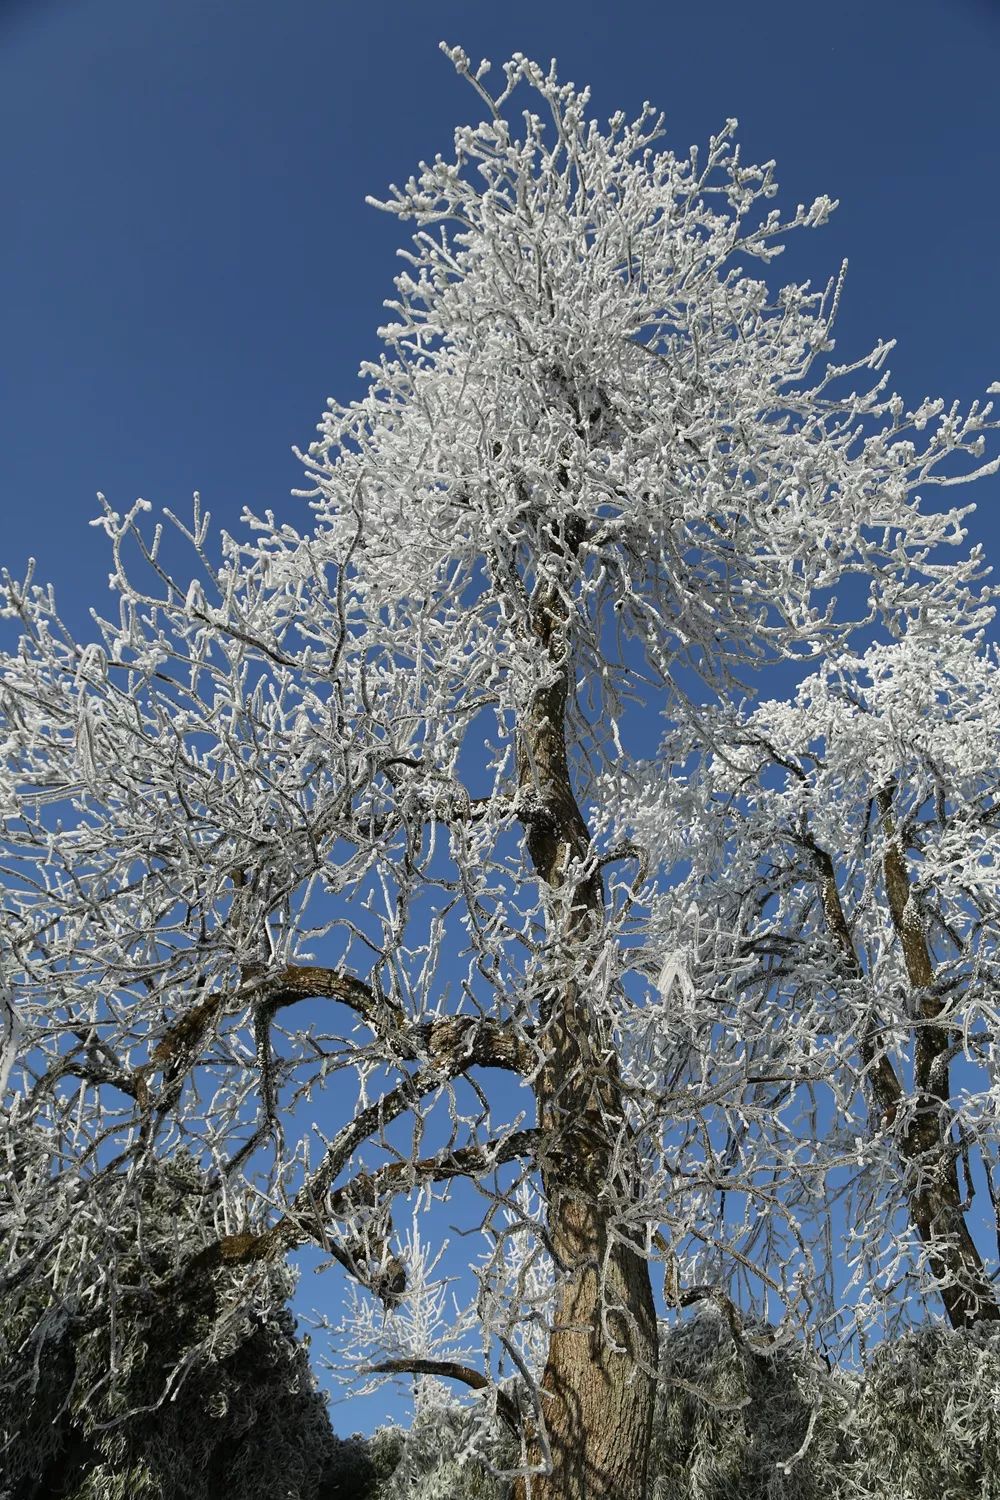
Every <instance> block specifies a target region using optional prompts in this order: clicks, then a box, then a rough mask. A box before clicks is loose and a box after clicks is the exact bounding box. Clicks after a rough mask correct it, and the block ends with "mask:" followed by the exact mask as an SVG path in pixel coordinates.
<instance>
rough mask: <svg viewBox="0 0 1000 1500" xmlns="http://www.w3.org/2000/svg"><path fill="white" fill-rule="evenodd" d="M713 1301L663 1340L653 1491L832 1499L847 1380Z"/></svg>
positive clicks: (714, 1499) (663, 1498) (660, 1495)
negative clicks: (834, 1374)
mask: <svg viewBox="0 0 1000 1500" xmlns="http://www.w3.org/2000/svg"><path fill="white" fill-rule="evenodd" d="M773 1336H774V1330H773V1329H768V1328H767V1327H765V1326H764V1325H754V1324H748V1325H747V1326H745V1327H744V1326H742V1325H741V1324H740V1323H739V1321H738V1320H737V1318H736V1317H735V1315H734V1316H733V1317H732V1318H729V1317H727V1316H726V1315H725V1313H724V1312H723V1311H720V1310H719V1309H717V1308H716V1307H715V1306H709V1307H706V1308H704V1309H702V1310H701V1311H700V1312H699V1313H698V1315H697V1316H696V1317H694V1318H692V1319H690V1320H689V1321H687V1322H684V1323H682V1324H680V1325H678V1326H677V1327H675V1328H673V1329H671V1330H670V1332H669V1333H667V1335H666V1336H665V1338H664V1340H663V1346H662V1352H661V1369H660V1388H659V1397H658V1401H657V1409H656V1418H655V1426H654V1432H653V1447H652V1452H651V1464H650V1479H651V1500H735V1497H738V1500H831V1497H832V1496H834V1495H836V1494H837V1493H838V1492H837V1490H836V1488H835V1483H834V1481H833V1476H834V1474H835V1473H836V1471H837V1470H838V1468H839V1467H840V1466H841V1465H842V1463H843V1461H844V1458H845V1457H846V1450H845V1445H844V1440H843V1437H842V1432H841V1429H842V1427H843V1424H844V1421H845V1418H846V1415H847V1413H848V1411H849V1409H850V1403H851V1395H852V1387H851V1382H850V1380H849V1379H846V1378H844V1377H841V1376H831V1375H830V1373H829V1371H828V1370H827V1368H826V1365H825V1364H824V1363H823V1362H822V1361H820V1360H819V1359H818V1358H817V1357H816V1356H814V1355H812V1354H810V1353H809V1352H807V1351H806V1350H804V1349H802V1348H801V1347H795V1346H791V1347H790V1346H788V1345H782V1344H779V1343H774V1342H773Z"/></svg>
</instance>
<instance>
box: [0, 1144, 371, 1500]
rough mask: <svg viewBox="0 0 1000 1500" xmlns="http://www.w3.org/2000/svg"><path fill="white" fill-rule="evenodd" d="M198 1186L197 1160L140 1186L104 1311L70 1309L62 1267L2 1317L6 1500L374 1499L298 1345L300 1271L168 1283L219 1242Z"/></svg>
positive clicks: (70, 1243) (82, 1232)
mask: <svg viewBox="0 0 1000 1500" xmlns="http://www.w3.org/2000/svg"><path fill="white" fill-rule="evenodd" d="M200 1187H201V1181H200V1176H199V1174H198V1171H197V1168H195V1167H194V1165H193V1164H192V1163H189V1162H188V1163H183V1162H182V1163H181V1164H176V1163H175V1165H174V1167H173V1168H172V1169H171V1175H170V1177H167V1176H166V1175H165V1174H162V1173H158V1174H157V1175H156V1176H155V1177H152V1178H151V1179H150V1180H149V1181H148V1182H147V1183H146V1184H144V1185H143V1187H142V1188H141V1190H140V1191H139V1193H138V1194H137V1200H136V1208H137V1213H136V1219H135V1222H134V1223H133V1224H131V1225H130V1226H128V1232H129V1234H130V1235H131V1238H132V1239H133V1241H134V1248H130V1249H129V1250H128V1251H127V1252H126V1253H124V1254H122V1255H120V1256H119V1258H118V1262H117V1275H116V1279H115V1283H114V1286H113V1288H112V1290H111V1291H110V1292H109V1294H108V1296H107V1298H106V1300H103V1301H102V1300H99V1299H94V1301H93V1302H91V1303H90V1304H82V1303H80V1302H76V1303H72V1302H67V1301H65V1300H63V1299H61V1298H60V1296H59V1288H58V1285H57V1284H56V1280H55V1278H56V1277H57V1275H58V1264H59V1263H58V1260H56V1261H55V1263H54V1271H53V1279H52V1281H50V1282H49V1284H44V1283H40V1282H35V1283H33V1284H29V1285H27V1286H26V1287H24V1288H19V1289H16V1290H14V1291H13V1292H11V1293H10V1294H9V1295H8V1297H7V1299H6V1301H5V1303H4V1304H3V1306H2V1307H0V1380H2V1384H3V1386H4V1387H5V1388H6V1389H7V1390H8V1391H10V1392H13V1393H14V1399H8V1400H7V1401H6V1402H5V1404H4V1409H3V1410H2V1411H0V1497H2V1500H43V1497H48V1496H50V1495H53V1494H58V1495H61V1496H63V1497H65V1500H215V1497H217V1496H219V1495H226V1496H227V1497H230V1500H321V1497H322V1500H325V1497H327V1496H329V1497H331V1500H332V1497H334V1496H337V1497H343V1500H365V1497H366V1496H367V1495H368V1494H369V1493H370V1491H371V1489H372V1487H373V1485H374V1482H375V1469H374V1467H373V1465H372V1463H371V1461H370V1460H369V1458H368V1454H367V1446H366V1445H365V1444H364V1443H363V1442H358V1441H355V1442H354V1443H353V1444H352V1443H351V1442H350V1441H348V1442H346V1443H344V1442H340V1441H339V1440H338V1439H337V1438H336V1437H335V1436H334V1434H333V1432H332V1430H331V1427H330V1422H329V1417H328V1414H327V1410H326V1405H325V1402H324V1400H323V1398H322V1396H321V1395H320V1393H319V1392H318V1391H317V1390H316V1388H315V1383H314V1381H313V1378H312V1375H311V1373H310V1370H309V1366H308V1359H307V1354H306V1350H305V1348H304V1346H303V1345H302V1344H301V1343H300V1342H299V1341H298V1340H297V1339H296V1337H295V1323H294V1319H293V1318H292V1316H291V1314H290V1313H289V1312H288V1310H287V1308H286V1306H285V1304H286V1301H287V1298H288V1296H289V1294H290V1292H291V1290H292V1274H291V1272H290V1271H289V1270H288V1269H287V1268H286V1267H285V1266H283V1265H281V1266H273V1267H267V1268H264V1267H260V1268H256V1269H254V1270H253V1271H252V1272H251V1273H250V1274H248V1273H247V1271H246V1270H245V1269H244V1270H237V1271H215V1272H212V1273H209V1274H205V1275H201V1276H198V1275H196V1276H194V1277H192V1278H190V1279H189V1280H187V1281H180V1282H178V1281H176V1278H175V1279H174V1281H171V1280H170V1278H171V1277H172V1276H173V1275H174V1272H175V1270H176V1266H177V1263H178V1256H181V1257H185V1256H186V1257H188V1258H189V1257H190V1256H191V1254H192V1253H193V1252H194V1251H196V1250H197V1249H198V1248H199V1245H200V1244H201V1243H203V1242H204V1240H205V1239H206V1238H207V1237H208V1235H209V1233H210V1232H211V1225H210V1224H207V1225H206V1223H205V1215H206V1209H207V1208H210V1207H211V1204H210V1203H206V1199H205V1197H204V1195H202V1194H201V1193H200V1192H199V1189H200ZM123 1233H124V1226H123ZM85 1239H86V1228H85V1226H83V1225H80V1226H73V1227H72V1228H71V1230H70V1231H69V1233H68V1235H67V1250H66V1253H67V1255H73V1254H84V1253H88V1252H87V1250H86V1246H85V1244H84V1241H85ZM166 1288H169V1295H168V1294H167V1291H166V1290H165V1289H166ZM175 1371H176V1372H177V1373H176V1374H174V1373H173V1372H175Z"/></svg>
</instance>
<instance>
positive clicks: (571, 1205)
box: [515, 586, 658, 1500]
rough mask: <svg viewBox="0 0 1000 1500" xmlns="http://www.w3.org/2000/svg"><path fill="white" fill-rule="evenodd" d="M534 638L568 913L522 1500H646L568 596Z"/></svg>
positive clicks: (637, 1329)
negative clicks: (548, 1327)
mask: <svg viewBox="0 0 1000 1500" xmlns="http://www.w3.org/2000/svg"><path fill="white" fill-rule="evenodd" d="M532 624H533V629H534V632H535V635H536V637H537V639H539V640H540V641H541V642H542V643H543V644H544V646H545V648H546V651H547V653H548V656H549V660H550V662H551V665H552V669H553V678H552V680H551V681H550V682H549V683H548V684H547V685H546V686H545V687H542V688H540V689H538V690H537V691H536V692H535V694H534V695H533V697H532V700H531V702H530V704H529V705H528V707H527V709H526V710H525V712H524V715H523V718H522V722H521V723H520V725H519V729H518V747H517V748H518V782H519V806H520V809H521V810H520V817H521V822H522V824H523V827H524V830H525V836H526V841H527V846H528V850H529V853H530V856H531V860H532V863H533V866H534V868H535V870H536V872H537V874H538V875H539V877H540V879H541V880H542V881H543V882H544V883H545V884H546V886H547V887H548V888H549V891H550V893H551V896H552V898H553V903H552V904H553V908H554V909H555V910H557V911H558V913H559V915H558V919H557V920H556V921H555V922H554V927H556V928H558V932H557V935H556V936H555V937H554V941H553V973H552V979H551V983H550V985H549V987H548V989H547V991H546V994H545V996H544V999H543V1002H542V1008H541V1016H540V1023H541V1033H542V1038H543V1045H544V1046H545V1048H546V1053H547V1061H546V1064H545V1066H544V1067H543V1068H542V1069H541V1070H540V1072H539V1075H538V1078H537V1082H536V1085H535V1094H536V1102H537V1113H538V1125H539V1127H540V1130H541V1144H540V1147H539V1152H538V1165H539V1168H540V1171H541V1176H542V1182H543V1186H544V1190H545V1199H546V1204H547V1230H548V1236H549V1245H550V1248H551V1251H552V1254H553V1256H554V1258H555V1262H556V1274H557V1293H556V1302H555V1312H554V1324H553V1331H552V1335H551V1339H550V1343H549V1349H548V1356H547V1359H546V1364H545V1370H544V1373H543V1376H542V1380H541V1402H542V1409H541V1423H540V1425H539V1426H538V1428H537V1430H536V1431H534V1432H533V1433H532V1434H531V1436H530V1438H529V1444H528V1458H529V1462H530V1464H531V1465H532V1467H533V1469H535V1470H536V1472H534V1473H532V1474H531V1475H528V1476H525V1477H523V1478H521V1479H520V1480H519V1481H518V1484H517V1487H516V1489H515V1496H516V1500H643V1497H644V1495H645V1491H646V1475H647V1468H648V1458H649V1447H650V1440H651V1434H652V1421H653V1403H654V1398H655V1390H656V1365H657V1354H658V1346H657V1326H656V1309H655V1306H654V1303H653V1294H652V1287H651V1284H650V1277H649V1269H648V1265H647V1262H646V1260H645V1257H644V1256H643V1255H642V1253H641V1250H640V1247H638V1246H637V1245H633V1244H632V1243H630V1241H629V1239H628V1236H627V1234H623V1233H621V1232H620V1231H618V1230H617V1229H616V1226H615V1197H616V1194H618V1193H621V1192H622V1191H623V1190H624V1191H627V1187H628V1185H627V1183H623V1182H621V1181H619V1182H618V1183H617V1184H612V1181H611V1179H612V1175H613V1172H614V1151H613V1144H612V1143H613V1142H614V1141H615V1140H616V1139H617V1138H618V1137H619V1135H620V1133H621V1130H622V1127H624V1124H625V1119H624V1108H623V1101H622V1093H621V1086H620V1078H619V1074H618V1070H617V1064H616V1061H615V1058H614V1053H613V1049H612V1048H611V1047H610V1045H604V1044H603V1043H604V1039H603V1038H602V1036H601V1035H600V1025H601V1023H600V1020H599V1019H598V1018H597V1016H596V1014H595V1008H594V1007H593V1005H592V1004H591V1003H588V996H587V994H586V993H584V992H583V990H582V988H581V983H580V978H579V976H580V972H581V970H582V969H585V968H586V967H587V963H586V955H587V954H588V953H591V954H592V953H593V952H594V950H595V948H596V947H597V945H598V944H599V942H600V934H601V933H602V932H603V929H604V925H605V910H604V891H603V883H602V880H601V877H600V874H599V873H598V871H597V869H596V866H595V862H594V860H593V855H592V851H591V847H590V843H591V841H590V834H589V830H588V829H587V826H586V823H585V820H584V818H583V815H582V813H581V811H580V808H579V806H578V804H577V801H576V797H575V795H574V791H573V786H572V779H571V775H570V769H569V761H568V756H567V748H566V730H565V721H566V705H567V697H568V681H569V665H568V661H567V660H566V659H565V658H566V652H565V639H564V635H563V631H562V628H561V626H562V603H561V599H560V596H559V594H558V591H557V589H556V587H555V586H549V587H542V588H540V589H539V590H538V592H537V593H536V598H535V601H534V609H533V618H532Z"/></svg>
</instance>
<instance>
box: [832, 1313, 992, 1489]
mask: <svg viewBox="0 0 1000 1500" xmlns="http://www.w3.org/2000/svg"><path fill="white" fill-rule="evenodd" d="M851 1440H852V1448H853V1449H854V1461H853V1463H852V1464H851V1465H850V1466H849V1469H848V1474H847V1476H845V1489H844V1495H845V1497H847V1500H855V1496H858V1497H861V1496H864V1497H865V1500H867V1497H869V1496H871V1497H872V1500H875V1497H879V1500H993V1497H995V1496H998V1495H1000V1328H998V1327H997V1325H996V1324H995V1323H979V1324H977V1325H975V1326H974V1327H973V1328H971V1329H968V1330H964V1331H961V1332H952V1331H951V1330H949V1329H948V1328H945V1327H943V1326H936V1327H930V1328H921V1329H918V1330H916V1331H915V1332H912V1333H908V1334H906V1335H905V1336H904V1337H903V1338H900V1339H898V1340H897V1341H895V1342H894V1343H891V1344H886V1345H883V1346H882V1347H881V1348H880V1349H878V1350H876V1352H875V1354H874V1356H873V1358H872V1360H871V1363H870V1365H869V1367H868V1369H867V1371H866V1375H865V1379H864V1382H863V1383H862V1385H861V1387H860V1390H859V1393H858V1401H857V1406H856V1409H855V1411H854V1414H853V1420H852V1422H851Z"/></svg>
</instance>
